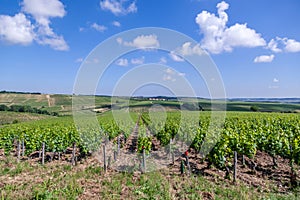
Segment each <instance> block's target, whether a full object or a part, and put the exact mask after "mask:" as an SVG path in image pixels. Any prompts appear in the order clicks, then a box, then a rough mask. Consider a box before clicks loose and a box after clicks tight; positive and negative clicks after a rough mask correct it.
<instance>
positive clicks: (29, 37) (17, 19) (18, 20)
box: [0, 13, 34, 45]
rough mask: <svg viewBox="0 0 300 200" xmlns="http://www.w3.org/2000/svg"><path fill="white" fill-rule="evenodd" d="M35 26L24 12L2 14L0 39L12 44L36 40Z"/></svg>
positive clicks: (24, 43)
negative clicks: (8, 14) (10, 14)
mask: <svg viewBox="0 0 300 200" xmlns="http://www.w3.org/2000/svg"><path fill="white" fill-rule="evenodd" d="M33 29H34V26H33V25H32V24H31V22H30V20H28V19H27V18H26V16H25V15H24V14H23V13H19V14H16V15H15V16H13V17H11V16H7V15H0V39H1V40H3V41H6V42H8V43H11V44H22V45H27V44H30V43H32V41H33V40H34V31H33Z"/></svg>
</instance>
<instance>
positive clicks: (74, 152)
mask: <svg viewBox="0 0 300 200" xmlns="http://www.w3.org/2000/svg"><path fill="white" fill-rule="evenodd" d="M75 156H76V143H75V142H74V143H73V151H72V165H73V166H74V165H75Z"/></svg>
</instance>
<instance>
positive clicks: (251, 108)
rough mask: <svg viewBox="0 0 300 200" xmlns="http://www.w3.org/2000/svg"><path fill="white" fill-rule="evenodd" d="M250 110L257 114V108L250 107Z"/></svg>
mask: <svg viewBox="0 0 300 200" xmlns="http://www.w3.org/2000/svg"><path fill="white" fill-rule="evenodd" d="M250 110H251V111H252V112H257V111H258V110H259V109H258V106H251V107H250Z"/></svg>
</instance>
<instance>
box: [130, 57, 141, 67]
mask: <svg viewBox="0 0 300 200" xmlns="http://www.w3.org/2000/svg"><path fill="white" fill-rule="evenodd" d="M130 62H131V64H134V65H142V64H144V62H145V57H144V56H143V57H141V58H132V59H131V61H130Z"/></svg>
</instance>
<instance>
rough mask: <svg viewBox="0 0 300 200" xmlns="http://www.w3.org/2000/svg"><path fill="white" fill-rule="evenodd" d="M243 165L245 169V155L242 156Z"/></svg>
mask: <svg viewBox="0 0 300 200" xmlns="http://www.w3.org/2000/svg"><path fill="white" fill-rule="evenodd" d="M242 165H243V167H244V166H245V165H246V163H245V155H244V154H243V155H242Z"/></svg>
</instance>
